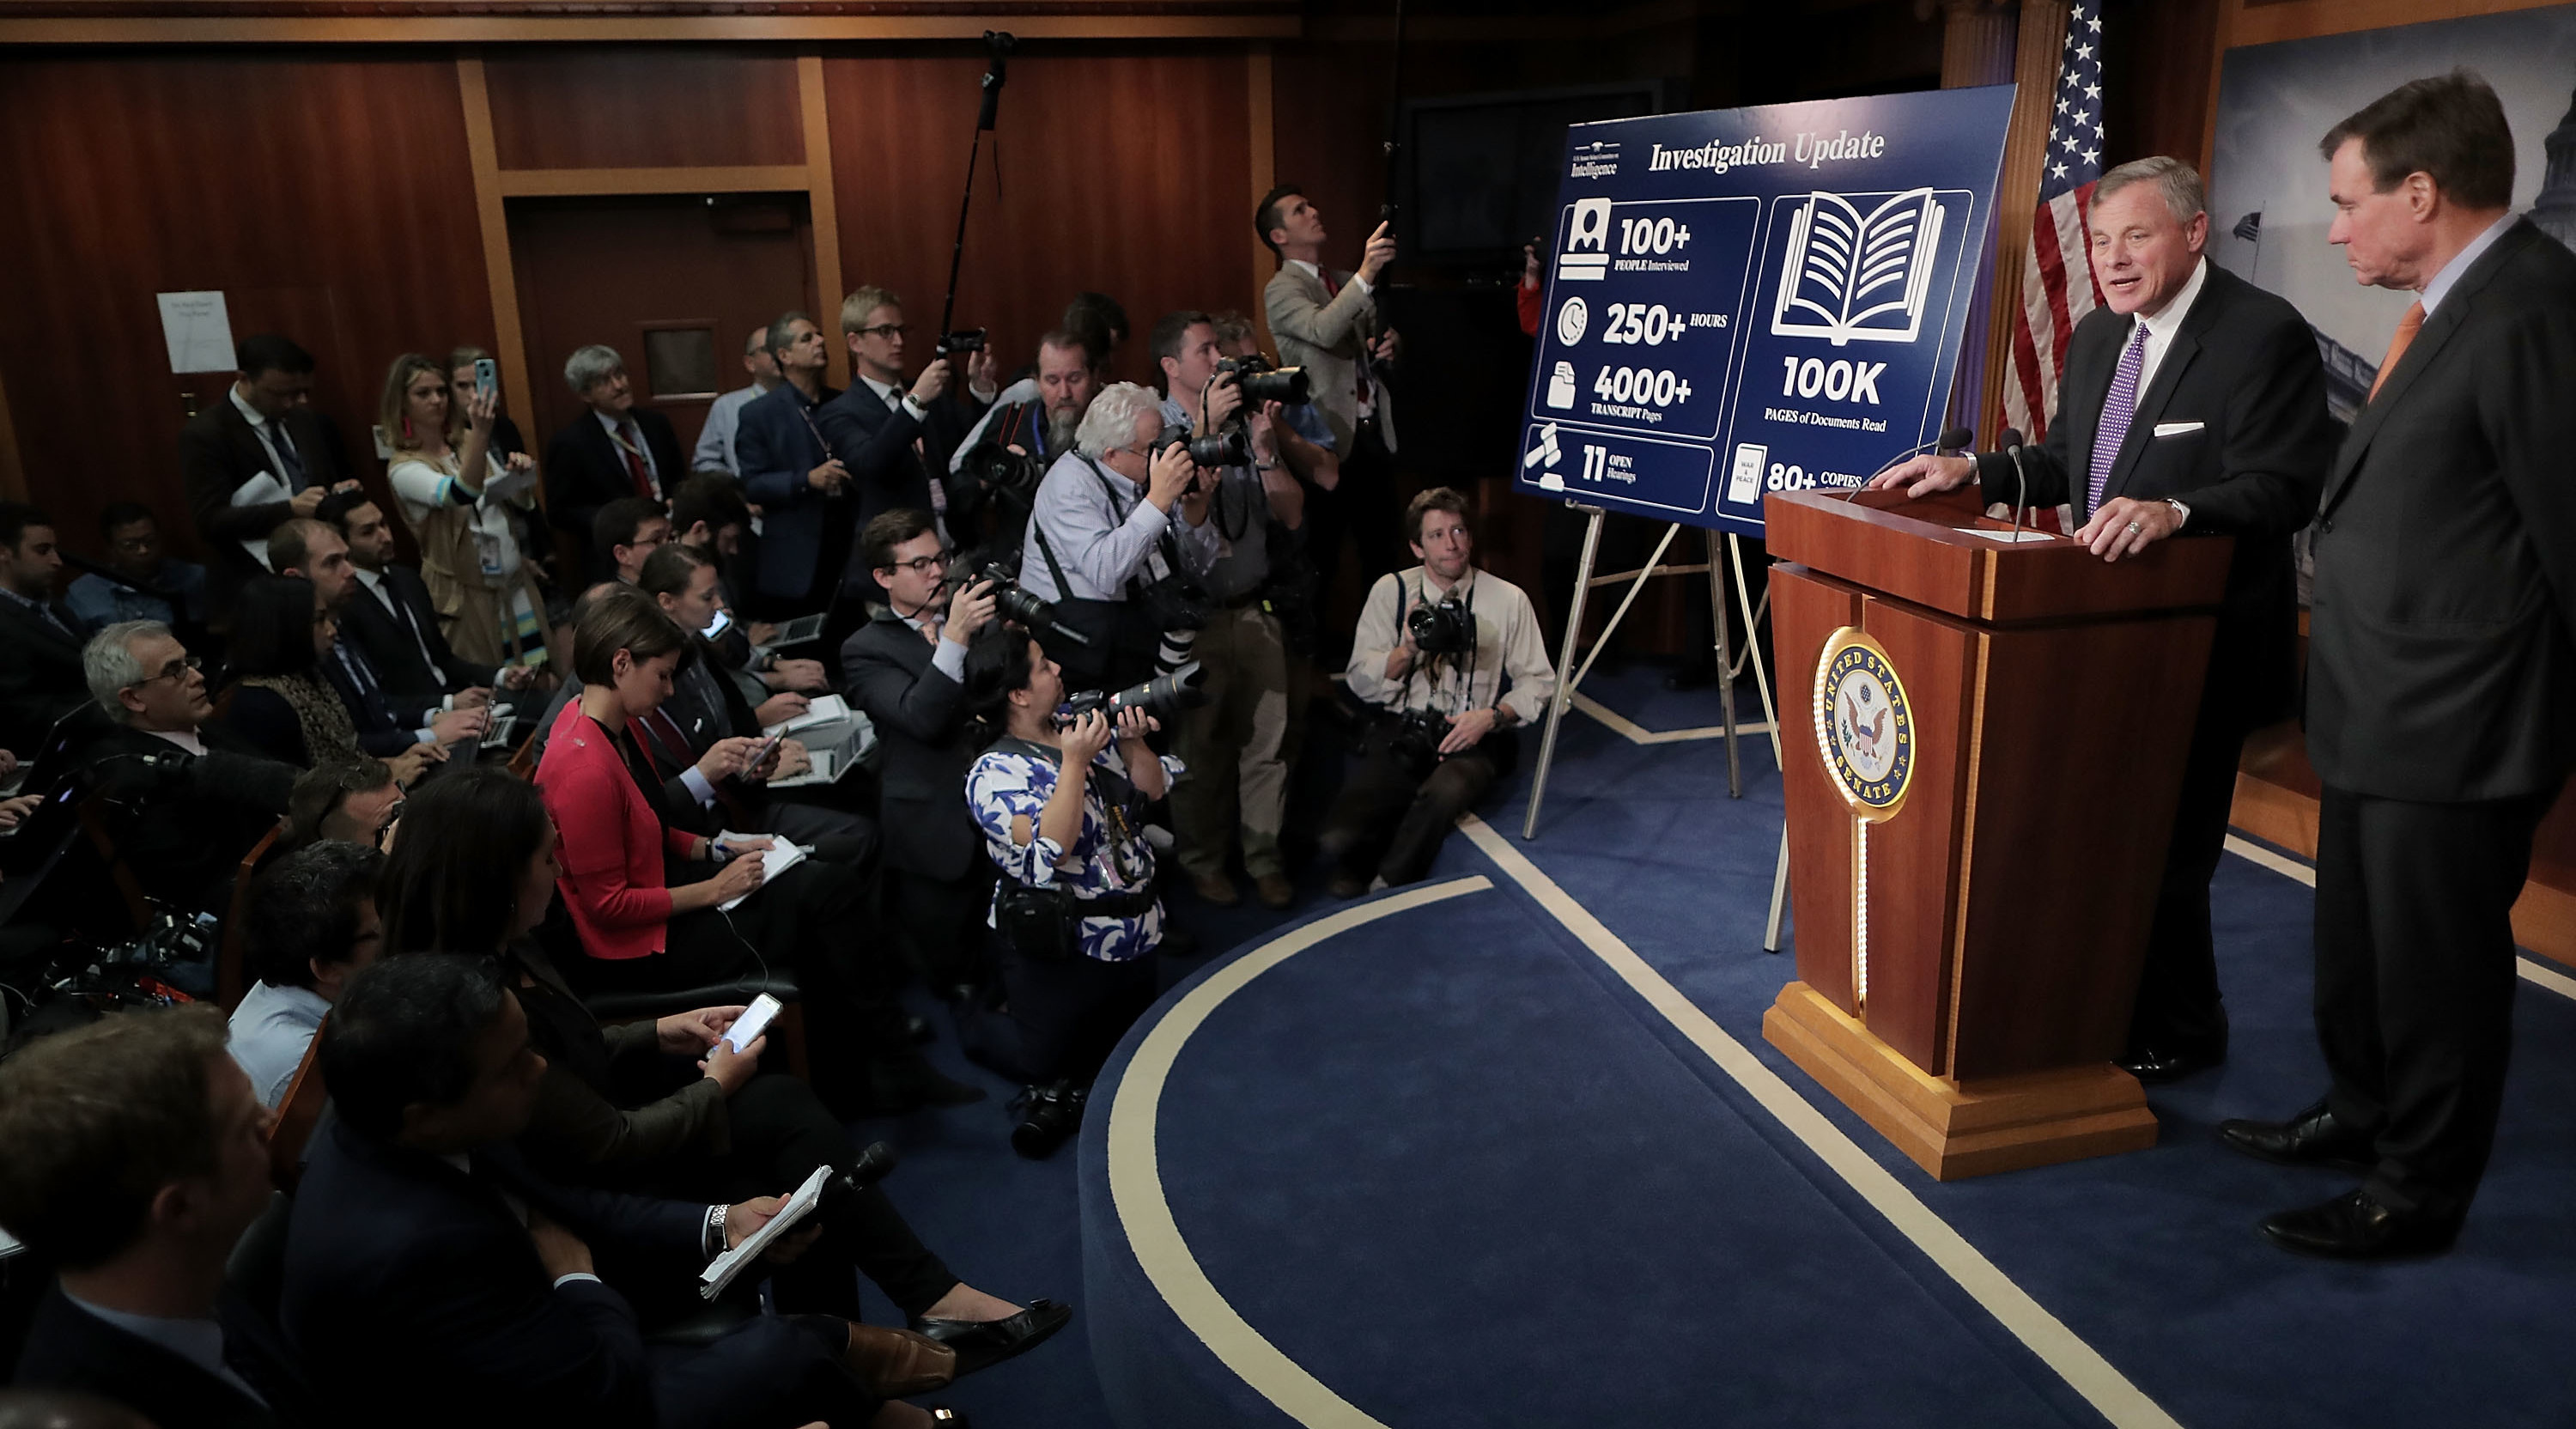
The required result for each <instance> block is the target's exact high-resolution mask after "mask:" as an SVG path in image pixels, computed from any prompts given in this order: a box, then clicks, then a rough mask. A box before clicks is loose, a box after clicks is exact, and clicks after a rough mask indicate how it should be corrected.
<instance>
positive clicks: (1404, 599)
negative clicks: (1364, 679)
mask: <svg viewBox="0 0 2576 1429" xmlns="http://www.w3.org/2000/svg"><path fill="white" fill-rule="evenodd" d="M1388 574H1390V575H1391V576H1393V577H1394V580H1395V589H1396V609H1395V643H1396V644H1398V645H1402V644H1403V643H1404V630H1405V617H1406V616H1407V615H1410V614H1411V613H1412V607H1413V606H1414V605H1416V604H1421V605H1430V604H1432V603H1433V602H1432V599H1431V572H1430V569H1429V568H1428V567H1425V568H1424V570H1423V574H1422V587H1421V589H1419V590H1414V589H1410V588H1408V587H1407V586H1406V585H1405V583H1404V573H1403V572H1402V571H1391V572H1389V573H1388ZM1452 601H1454V602H1456V604H1457V606H1458V608H1459V610H1460V611H1461V612H1462V613H1463V614H1464V615H1465V616H1466V617H1467V662H1466V665H1465V667H1464V669H1463V670H1462V671H1461V672H1460V674H1461V683H1460V687H1459V690H1458V708H1457V709H1454V710H1439V709H1438V706H1439V703H1440V680H1439V679H1438V677H1437V676H1435V675H1431V674H1430V670H1429V668H1428V667H1432V666H1436V665H1439V664H1440V663H1442V662H1443V661H1446V660H1449V659H1451V658H1453V657H1451V656H1448V655H1428V654H1425V655H1417V656H1416V658H1415V659H1414V662H1413V668H1412V669H1410V670H1407V671H1405V672H1404V693H1403V695H1402V696H1401V697H1399V698H1398V699H1397V701H1396V713H1397V714H1399V715H1401V714H1402V713H1404V706H1405V705H1408V704H1411V703H1412V702H1413V677H1414V676H1416V675H1424V676H1426V677H1427V678H1429V680H1430V688H1429V693H1430V696H1431V704H1430V705H1429V706H1427V708H1431V709H1433V710H1435V712H1438V713H1442V714H1464V713H1465V712H1466V711H1467V709H1468V706H1469V702H1470V701H1472V700H1474V699H1475V698H1476V647H1477V645H1479V644H1480V643H1482V642H1481V641H1480V640H1479V639H1478V632H1477V630H1476V607H1475V604H1474V602H1473V601H1472V600H1471V599H1468V598H1466V597H1462V596H1460V595H1459V594H1458V587H1456V586H1454V585H1453V586H1451V587H1449V594H1448V596H1447V597H1445V598H1444V600H1443V601H1442V602H1441V603H1443V604H1446V603H1449V602H1452Z"/></svg>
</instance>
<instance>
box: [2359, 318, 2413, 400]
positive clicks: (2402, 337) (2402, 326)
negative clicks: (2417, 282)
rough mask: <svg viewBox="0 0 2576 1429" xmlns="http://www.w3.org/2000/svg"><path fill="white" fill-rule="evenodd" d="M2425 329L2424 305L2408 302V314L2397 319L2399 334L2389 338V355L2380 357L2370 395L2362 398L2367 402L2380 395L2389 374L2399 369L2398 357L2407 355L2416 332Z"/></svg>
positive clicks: (2371, 380)
mask: <svg viewBox="0 0 2576 1429" xmlns="http://www.w3.org/2000/svg"><path fill="white" fill-rule="evenodd" d="M2423 330H2424V305H2423V304H2422V303H2409V304H2407V305H2406V316H2404V317H2402V318H2399V319H2398V320H2397V335H2396V336H2395V337H2392V338H2390V339H2389V340H2388V355H2387V356H2386V357H2383V358H2381V359H2379V375H2378V376H2376V377H2374V378H2372V379H2370V397H2365V398H2363V399H2362V401H2363V402H2364V403H2365V404H2367V403H2368V402H2369V401H2370V400H2371V398H2372V397H2377V396H2378V395H2379V389H2380V387H2381V386H2382V385H2383V384H2385V383H2386V382H2387V381H2388V374H2389V373H2391V372H2394V371H2396V370H2397V359H2399V358H2401V357H2404V356H2405V355H2406V348H2407V346H2408V344H2410V343H2412V342H2414V341H2415V334H2417V333H2419V332H2421V331H2423Z"/></svg>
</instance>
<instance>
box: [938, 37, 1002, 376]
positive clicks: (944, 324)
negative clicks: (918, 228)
mask: <svg viewBox="0 0 2576 1429" xmlns="http://www.w3.org/2000/svg"><path fill="white" fill-rule="evenodd" d="M1019 43H1020V42H1019V41H1018V40H1017V39H1014V38H1013V37H1012V35H1011V33H1010V31H1008V30H986V31H985V32H984V53H985V54H986V55H987V56H988V57H989V58H990V61H991V63H990V65H989V67H987V68H986V69H985V71H984V81H983V88H984V107H983V108H982V109H981V110H980V111H978V112H977V114H976V116H975V137H974V139H973V140H972V141H971V142H969V143H968V144H967V146H966V193H965V196H964V197H963V198H961V199H959V200H958V202H957V244H956V246H955V247H954V248H952V249H950V250H949V254H948V297H947V299H946V300H945V301H943V302H942V303H941V304H940V305H939V355H940V356H942V357H945V356H947V355H948V354H949V353H951V352H972V351H975V350H977V349H979V348H981V347H982V346H983V345H984V330H983V329H982V328H977V329H975V330H974V331H973V332H971V333H964V332H954V331H951V330H950V328H949V324H950V323H952V322H954V321H955V320H956V318H957V275H958V273H959V272H960V271H962V270H963V269H964V268H965V266H966V215H967V213H968V211H969V210H970V209H971V208H972V207H973V205H974V202H975V161H976V160H977V159H979V158H981V157H982V156H983V150H984V135H985V133H986V132H987V131H989V130H990V129H991V128H992V127H993V121H994V119H995V117H996V116H998V115H999V114H1000V113H1001V109H1002V82H1003V81H1004V80H1006V79H1008V78H1010V67H1011V51H1012V50H1014V49H1017V48H1018V47H1019ZM994 142H995V143H996V144H999V143H1000V142H1001V141H1000V140H998V139H997V140H995V141H994ZM996 152H997V154H998V150H997V151H996ZM995 162H996V164H997V165H998V163H999V159H998V158H997V159H996V160H995ZM993 176H994V177H993V181H994V183H995V184H997V185H998V184H999V183H1000V182H1001V170H1000V169H999V168H998V167H996V168H995V169H994V171H993Z"/></svg>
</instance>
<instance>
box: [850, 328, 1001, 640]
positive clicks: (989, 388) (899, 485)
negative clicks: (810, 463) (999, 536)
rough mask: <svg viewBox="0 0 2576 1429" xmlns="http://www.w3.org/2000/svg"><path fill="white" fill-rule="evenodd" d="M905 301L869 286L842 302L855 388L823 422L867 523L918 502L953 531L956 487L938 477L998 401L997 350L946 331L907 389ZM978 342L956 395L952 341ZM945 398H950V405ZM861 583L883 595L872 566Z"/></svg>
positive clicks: (859, 575)
mask: <svg viewBox="0 0 2576 1429" xmlns="http://www.w3.org/2000/svg"><path fill="white" fill-rule="evenodd" d="M910 331H911V329H910V328H909V327H908V326H907V325H906V324H905V323H904V320H903V300H902V299H900V298H898V297H896V296H895V295H894V294H892V293H890V292H888V291H886V290H885V289H883V288H878V287H863V288H860V289H858V290H857V291H855V292H853V293H851V294H850V296H849V297H848V298H847V299H845V300H844V301H843V302H842V304H841V333H842V336H843V337H844V338H845V339H846V340H847V341H848V342H849V344H850V373H851V376H852V377H853V378H855V379H856V380H855V381H853V382H851V383H850V386H849V390H847V391H845V392H843V393H842V394H841V395H840V396H839V397H837V398H835V399H833V400H832V401H831V402H829V403H827V404H825V405H824V407H823V408H822V409H821V410H820V411H817V412H816V413H815V414H814V423H815V425H816V426H818V427H820V428H821V429H822V432H823V440H825V441H827V442H829V443H831V445H832V450H833V451H835V452H838V453H839V454H840V455H841V457H842V459H843V460H844V461H846V462H847V463H848V464H849V468H850V481H851V484H852V485H853V487H854V488H855V489H856V491H857V494H858V498H859V507H858V516H857V520H858V524H859V526H860V528H861V529H865V528H866V526H867V524H868V523H869V522H870V521H873V520H875V519H876V518H877V517H879V516H881V515H883V514H885V513H886V512H888V511H891V510H893V509H895V508H896V507H898V506H909V507H914V508H917V509H919V510H923V511H928V512H929V513H931V516H932V518H933V520H934V522H936V523H938V525H939V533H940V535H941V536H942V537H943V538H945V537H947V536H948V535H949V531H948V528H947V525H946V524H945V523H946V518H947V516H948V488H947V484H946V482H944V481H942V480H940V479H939V478H938V477H934V476H933V475H932V474H931V473H933V472H934V471H935V472H940V473H943V474H944V473H945V472H946V471H947V470H948V451H949V448H950V447H951V446H952V445H954V444H955V442H956V441H957V439H958V436H959V435H960V434H961V433H963V432H964V431H965V430H966V428H967V427H968V426H969V425H970V424H971V423H972V422H973V420H974V419H975V418H976V417H978V416H981V415H982V414H983V411H984V409H985V407H987V406H989V405H990V404H991V403H992V400H993V395H994V393H993V387H994V382H993V354H992V353H991V351H989V350H988V349H986V348H985V347H984V345H983V334H982V333H980V332H978V333H973V334H940V335H937V336H935V337H934V338H933V339H932V341H933V342H934V343H938V344H940V346H939V347H937V348H936V349H935V350H934V351H933V353H932V354H931V358H930V362H929V364H928V365H927V366H925V367H923V368H922V369H921V375H920V376H918V377H916V378H914V379H913V381H912V386H911V388H910V389H909V390H906V389H905V387H904V385H903V354H904V340H905V335H906V334H907V333H908V332H910ZM960 337H971V338H972V340H973V341H974V344H975V345H974V346H973V347H972V348H971V349H966V350H965V351H964V354H963V355H964V359H965V362H964V365H965V368H966V387H967V393H966V395H965V396H964V397H962V398H961V397H959V396H958V395H956V394H954V393H951V392H950V391H949V386H948V384H949V381H950V379H951V378H952V377H953V376H954V375H955V374H954V366H955V364H953V363H952V362H951V361H950V350H949V348H948V347H947V345H946V344H947V343H948V342H950V341H952V340H953V339H956V338H960ZM943 398H945V399H946V400H944V401H943V400H942V399H943ZM851 575H852V576H853V577H854V578H855V579H854V580H853V581H852V585H854V586H856V585H860V584H862V583H863V584H865V586H866V587H867V593H868V595H869V596H870V598H872V599H873V598H877V597H879V596H881V595H882V592H881V591H880V590H878V589H877V588H876V584H875V580H874V578H873V577H871V576H870V575H869V574H868V573H867V571H866V570H865V569H864V568H861V569H858V570H854V571H852V572H851Z"/></svg>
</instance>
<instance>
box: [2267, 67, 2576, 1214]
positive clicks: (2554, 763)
mask: <svg viewBox="0 0 2576 1429" xmlns="http://www.w3.org/2000/svg"><path fill="white" fill-rule="evenodd" d="M2323 148H2324V151H2325V153H2326V155H2327V158H2328V160H2329V163H2330V165H2331V167H2330V169H2329V171H2328V193H2329V196H2330V197H2331V198H2332V199H2333V200H2334V205H2335V218H2334V224H2333V227H2332V229H2331V230H2329V232H2328V235H2327V236H2328V239H2329V241H2331V242H2334V243H2338V244H2341V245H2343V248H2344V257H2345V260H2346V261H2347V262H2348V263H2350V264H2351V265H2352V270H2353V276H2354V277H2355V278H2356V279H2358V280H2359V281H2361V282H2362V283H2365V284H2369V285H2372V286H2375V287H2382V288H2402V289H2412V290H2413V291H2414V292H2415V293H2416V295H2417V301H2416V302H2415V304H2414V305H2413V306H2411V307H2409V308H2408V309H2407V311H2406V313H2405V315H2404V316H2403V317H2402V318H2400V319H2399V321H2398V324H2397V329H2396V334H2395V336H2394V338H2393V339H2392V340H2391V341H2390V343H2389V345H2388V355H2387V357H2386V358H2385V359H2384V360H2383V361H2382V362H2381V363H2380V366H2379V377H2378V381H2377V383H2376V384H2375V386H2374V387H2373V389H2372V392H2371V395H2370V399H2369V402H2368V404H2367V405H2365V406H2364V407H2363V408H2362V410H2361V413H2360V415H2359V416H2357V417H2355V418H2354V419H2353V424H2352V431H2351V434H2350V435H2348V436H2347V437H2345V438H2344V443H2343V450H2342V452H2341V453H2340V454H2338V455H2337V456H2336V458H2335V462H2334V466H2333V469H2332V470H2331V472H2330V473H2329V475H2328V479H2327V482H2326V489H2325V495H2324V499H2323V500H2322V501H2321V502H2320V503H2319V506H2318V509H2317V526H2316V547H2315V550H2316V584H2315V593H2314V599H2313V605H2314V624H2313V628H2312V630H2311V634H2310V640H2309V646H2308V698H2307V724H2308V757H2309V759H2310V760H2311V761H2312V762H2313V763H2314V764H2315V765H2316V770H2317V778H2318V780H2319V781H2320V782H2321V783H2322V784H2323V786H2324V790H2323V796H2322V799H2321V801H2320V804H2321V806H2320V809H2319V815H2318V827H2317V925H2316V943H2317V990H2316V1009H2317V1037H2318V1040H2319V1041H2320V1042H2322V1043H2323V1044H2324V1049H2325V1057H2326V1068H2327V1071H2328V1072H2329V1073H2330V1074H2331V1076H2332V1083H2331V1085H2330V1087H2329V1089H2328V1091H2327V1093H2326V1096H2325V1099H2324V1100H2323V1101H2321V1102H2319V1103H2317V1104H2316V1105H2314V1106H2311V1107H2310V1108H2308V1109H2307V1110H2306V1111H2304V1112H2301V1113H2299V1114H2298V1115H2297V1116H2295V1117H2293V1118H2292V1119H2291V1120H2289V1121H2287V1122H2256V1121H2231V1122H2228V1123H2226V1124H2224V1125H2223V1126H2222V1127H2221V1128H2220V1131H2221V1134H2222V1135H2224V1136H2225V1137H2226V1139H2227V1141H2228V1142H2229V1143H2230V1144H2231V1145H2233V1146H2235V1147H2236V1148H2237V1149H2238V1150H2241V1151H2245V1152H2247V1153H2249V1154H2252V1155H2255V1156H2260V1157H2263V1158H2265V1159H2267V1160H2273V1161H2287V1162H2291V1163H2294V1164H2303V1165H2334V1166H2345V1167H2349V1168H2352V1169H2357V1170H2362V1171H2365V1172H2367V1176H2366V1178H2365V1179H2364V1180H2363V1182H2362V1184H2361V1185H2360V1187H2358V1188H2357V1189H2355V1190H2352V1191H2349V1192H2346V1193H2345V1194H2344V1195H2341V1196H2338V1197H2336V1198H2335V1199H2333V1200H2331V1201H2327V1202H2325V1203H2323V1204H2321V1205H2317V1206H2312V1207H2309V1208H2307V1209H2304V1210H2297V1211H2286V1212H2283V1213H2281V1214H2279V1215H2276V1216H2273V1217H2271V1218H2270V1219H2269V1220H2266V1221H2265V1222H2264V1223H2263V1232H2264V1234H2265V1235H2267V1236H2270V1237H2271V1238H2272V1240H2273V1241H2274V1242H2275V1243H2277V1244H2279V1245H2281V1246H2283V1247H2285V1248H2287V1249H2290V1250H2295V1251H2302V1252H2305V1253H2308V1254H2314V1255H2332V1256H2341V1257H2350V1258H2360V1259H2369V1258H2378V1257H2383V1256H2391V1255H2405V1254H2421V1253H2425V1252H2432V1251H2439V1250H2442V1249H2444V1248H2445V1247H2447V1246H2448V1245H2450V1243H2451V1240H2452V1238H2453V1237H2454V1236H2455V1235H2456V1234H2458V1231H2459V1227H2460V1222H2461V1219H2462V1218H2463V1217H2464V1216H2465V1215H2466V1213H2467V1211H2468V1206H2469V1201H2470V1198H2471V1197H2472V1196H2474V1195H2475V1194H2476V1191H2477V1185H2478V1180H2479V1177H2480V1176H2481V1175H2482V1174H2483V1173H2484V1171H2485V1169H2486V1162H2487V1155H2488V1152H2489V1151H2490V1150H2491V1149H2492V1147H2493V1145H2494V1141H2495V1126H2496V1113H2497V1109H2498V1107H2499V1105H2500V1104H2501V1102H2502V1100H2503V1096H2504V1073H2505V1059H2506V1053H2507V1051H2508V1049H2509V1047H2510V1046H2511V1041H2512V1034H2513V1026H2512V1010H2513V993H2514V981H2515V977H2516V969H2515V967H2514V938H2513V920H2512V912H2513V904H2514V900H2515V899H2517V898H2519V897H2520V896H2521V894H2522V887H2523V879H2524V877H2525V876H2526V875H2527V874H2528V873H2529V871H2530V867H2531V843H2532V835H2533V832H2534V830H2535V829H2536V828H2537V827H2538V825H2539V822H2540V819H2541V816H2542V815H2543V814H2545V813H2546V812H2548V809H2549V806H2550V805H2551V804H2552V803H2553V802H2554V801H2555V800H2556V799H2557V797H2558V793H2559V789H2560V787H2561V786H2562V785H2564V784H2565V782H2566V779H2567V771H2568V766H2569V764H2570V762H2571V760H2576V746H2571V745H2570V743H2569V741H2568V739H2567V728H2568V715H2567V711H2568V710H2569V708H2570V706H2571V702H2576V651H2571V649H2570V646H2569V637H2570V634H2571V632H2572V631H2576V484H2571V483H2570V481H2569V470H2568V463H2569V461H2570V455H2569V454H2570V453H2571V452H2576V404H2571V403H2570V402H2569V401H2568V398H2567V384H2568V381H2569V379H2570V377H2571V375H2576V256H2571V255H2570V254H2569V253H2568V251H2567V250H2566V249H2565V248H2563V247H2561V246H2560V245H2559V244H2558V243H2557V242H2556V241H2555V240H2553V239H2551V238H2550V237H2548V236H2547V235H2546V234H2544V233H2542V232H2541V231H2540V230H2539V229H2537V228H2535V227H2533V226H2532V224H2531V222H2530V221H2529V220H2528V219H2517V218H2515V217H2514V215H2513V213H2512V210H2511V208H2510V203H2511V200H2512V193H2513V134H2512V131H2511V129H2510V128H2509V127H2508V126H2507V125H2506V122H2505V115H2504V107H2503V106H2502V105H2501V104H2499V103H2498V102H2497V101H2496V96H2495V92H2494V91H2493V90H2491V89H2489V88H2487V86H2486V84H2485V83H2484V82H2483V81H2481V80H2479V79H2478V78H2477V77H2475V76H2474V75H2470V74H2467V73H2465V72H2456V73H2453V74H2449V75H2444V76H2441V77H2439V78H2435V79H2421V80H2416V81H2414V82H2412V83H2409V84H2405V85H2401V86H2399V87H2398V88H2397V89H2395V90H2393V91H2391V92H2390V93H2389V94H2387V95H2385V96H2383V97H2381V98H2380V99H2378V100H2376V101H2374V102H2373V103H2372V104H2371V105H2369V107H2367V108H2365V109H2363V110H2362V111H2361V112H2360V113H2358V114H2355V115H2353V116H2352V117H2351V118H2349V119H2347V120H2345V121H2344V122H2343V123H2341V124H2338V125H2336V126H2335V127H2334V129H2333V130H2332V131H2331V132H2329V133H2328V134H2327V135H2326V138H2325V142H2324V145H2323Z"/></svg>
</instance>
